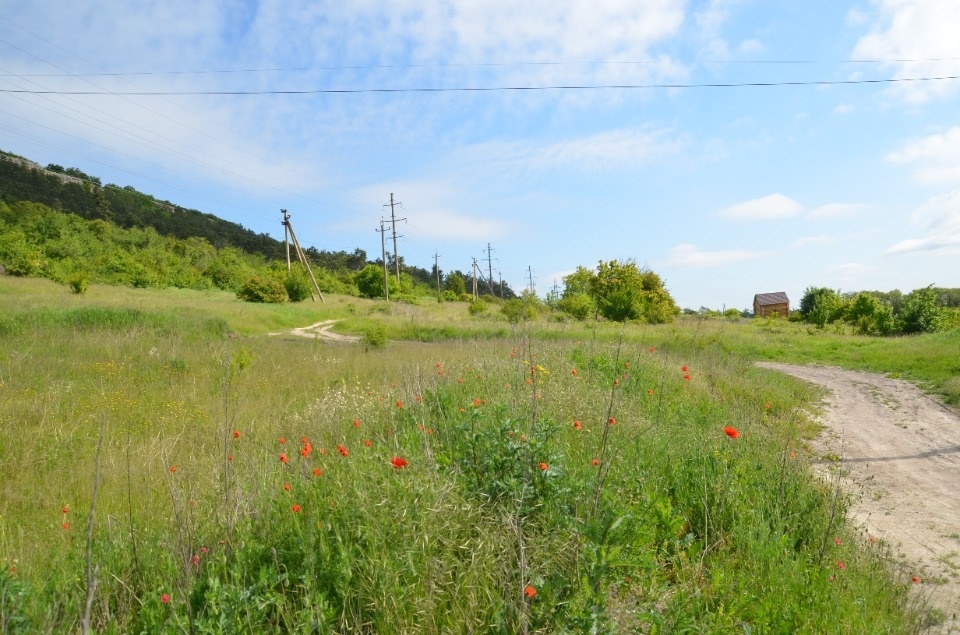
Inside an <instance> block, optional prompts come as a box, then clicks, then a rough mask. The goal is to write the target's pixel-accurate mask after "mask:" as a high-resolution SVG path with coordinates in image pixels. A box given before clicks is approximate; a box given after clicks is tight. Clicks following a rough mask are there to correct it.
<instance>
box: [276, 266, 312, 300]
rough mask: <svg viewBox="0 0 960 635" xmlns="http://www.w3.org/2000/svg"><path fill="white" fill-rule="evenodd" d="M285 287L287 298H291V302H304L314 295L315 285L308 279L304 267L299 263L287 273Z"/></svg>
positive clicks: (284, 281)
mask: <svg viewBox="0 0 960 635" xmlns="http://www.w3.org/2000/svg"><path fill="white" fill-rule="evenodd" d="M283 286H284V288H285V289H286V290H287V297H288V298H290V301H291V302H303V301H304V300H306V299H307V298H309V297H310V296H312V295H313V285H312V284H311V283H310V279H309V278H307V273H306V271H304V270H303V266H302V265H300V264H299V263H297V266H295V267H293V268H292V269H291V270H290V271H289V272H287V273H286V275H285V276H284V279H283Z"/></svg>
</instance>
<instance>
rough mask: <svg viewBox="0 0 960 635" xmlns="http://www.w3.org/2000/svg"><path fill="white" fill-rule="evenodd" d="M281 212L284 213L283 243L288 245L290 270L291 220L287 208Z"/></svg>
mask: <svg viewBox="0 0 960 635" xmlns="http://www.w3.org/2000/svg"><path fill="white" fill-rule="evenodd" d="M280 212H281V213H282V214H283V243H284V244H285V245H286V246H287V271H288V272H289V271H290V228H289V227H288V226H287V223H289V222H290V214H288V213H287V210H285V209H282V210H280Z"/></svg>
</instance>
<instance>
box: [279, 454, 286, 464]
mask: <svg viewBox="0 0 960 635" xmlns="http://www.w3.org/2000/svg"><path fill="white" fill-rule="evenodd" d="M280 462H281V463H286V462H287V455H286V454H285V453H283V452H281V453H280Z"/></svg>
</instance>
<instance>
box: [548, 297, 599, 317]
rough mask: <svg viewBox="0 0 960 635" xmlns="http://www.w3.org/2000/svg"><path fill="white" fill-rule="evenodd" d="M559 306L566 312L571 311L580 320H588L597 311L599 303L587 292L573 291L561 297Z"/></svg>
mask: <svg viewBox="0 0 960 635" xmlns="http://www.w3.org/2000/svg"><path fill="white" fill-rule="evenodd" d="M557 307H558V308H559V309H560V310H561V311H563V312H564V313H569V314H570V315H572V316H573V317H575V318H576V319H578V320H581V321H583V320H587V319H589V318H590V317H591V316H592V315H593V314H594V313H595V312H596V308H597V305H596V304H595V303H594V301H593V298H591V297H590V296H589V295H587V294H586V293H573V294H570V295H565V296H563V297H562V298H560V301H559V302H558V303H557Z"/></svg>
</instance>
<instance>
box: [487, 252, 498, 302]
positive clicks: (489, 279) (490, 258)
mask: <svg viewBox="0 0 960 635" xmlns="http://www.w3.org/2000/svg"><path fill="white" fill-rule="evenodd" d="M492 253H493V249H492V248H491V247H490V243H487V273H488V274H489V277H487V286H488V287H490V293H491V295H496V293H497V292H496V291H495V290H494V289H493V256H492V255H491V254H492Z"/></svg>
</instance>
